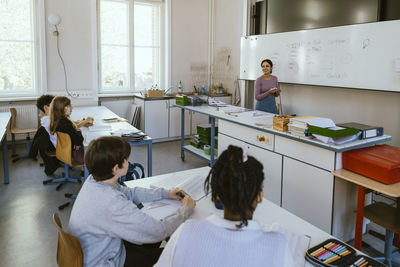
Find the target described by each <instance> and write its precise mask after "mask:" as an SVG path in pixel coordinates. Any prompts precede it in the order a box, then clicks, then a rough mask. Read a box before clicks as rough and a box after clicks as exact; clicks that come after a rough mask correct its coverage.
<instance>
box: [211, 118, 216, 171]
mask: <svg viewBox="0 0 400 267" xmlns="http://www.w3.org/2000/svg"><path fill="white" fill-rule="evenodd" d="M210 120H211V151H210V152H211V153H210V167H212V166H213V165H214V148H215V140H214V139H215V118H214V117H210Z"/></svg>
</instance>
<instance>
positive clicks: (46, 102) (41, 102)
mask: <svg viewBox="0 0 400 267" xmlns="http://www.w3.org/2000/svg"><path fill="white" fill-rule="evenodd" d="M54 97H55V96H54V95H42V96H40V97H39V98H38V99H37V100H36V107H37V108H38V109H40V110H41V111H43V112H45V110H44V106H50V103H51V101H52V100H53V98H54Z"/></svg>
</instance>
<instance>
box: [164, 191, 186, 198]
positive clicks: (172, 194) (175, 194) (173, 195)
mask: <svg viewBox="0 0 400 267" xmlns="http://www.w3.org/2000/svg"><path fill="white" fill-rule="evenodd" d="M185 195H186V194H185V191H183V190H182V189H180V188H172V189H171V190H170V191H169V193H168V198H169V199H176V200H182V199H183V198H184V197H185Z"/></svg>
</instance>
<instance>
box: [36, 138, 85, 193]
mask: <svg viewBox="0 0 400 267" xmlns="http://www.w3.org/2000/svg"><path fill="white" fill-rule="evenodd" d="M56 134H57V146H56V154H55V156H56V158H57V159H58V160H60V161H62V162H63V163H64V169H65V172H64V177H62V178H56V179H49V180H45V181H43V184H54V183H60V184H59V185H58V186H57V188H56V190H57V191H58V190H59V189H60V187H61V186H62V185H63V184H64V183H66V182H71V183H81V182H82V177H81V175H75V176H70V174H69V166H71V167H73V168H74V167H82V166H83V164H78V163H75V162H74V161H73V159H72V155H71V151H72V143H71V138H70V136H69V134H67V133H62V132H56Z"/></svg>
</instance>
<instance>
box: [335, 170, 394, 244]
mask: <svg viewBox="0 0 400 267" xmlns="http://www.w3.org/2000/svg"><path fill="white" fill-rule="evenodd" d="M332 174H333V175H334V176H335V177H338V178H341V179H344V180H346V181H349V182H351V183H354V184H357V185H358V193H357V215H356V228H355V237H354V247H355V248H356V249H358V250H360V249H361V241H362V228H363V220H364V206H365V194H367V193H368V189H369V190H372V191H377V192H379V193H382V194H385V195H388V196H391V197H396V198H398V197H400V183H396V184H391V185H387V184H383V183H380V182H378V181H375V180H373V179H371V178H368V177H365V176H363V175H360V174H357V173H355V172H352V171H348V170H345V169H340V170H337V171H332Z"/></svg>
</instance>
